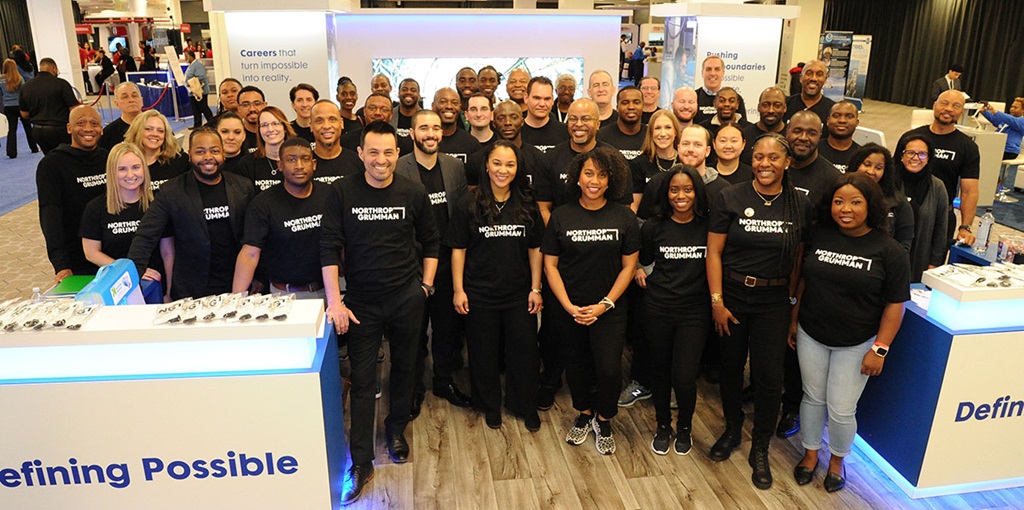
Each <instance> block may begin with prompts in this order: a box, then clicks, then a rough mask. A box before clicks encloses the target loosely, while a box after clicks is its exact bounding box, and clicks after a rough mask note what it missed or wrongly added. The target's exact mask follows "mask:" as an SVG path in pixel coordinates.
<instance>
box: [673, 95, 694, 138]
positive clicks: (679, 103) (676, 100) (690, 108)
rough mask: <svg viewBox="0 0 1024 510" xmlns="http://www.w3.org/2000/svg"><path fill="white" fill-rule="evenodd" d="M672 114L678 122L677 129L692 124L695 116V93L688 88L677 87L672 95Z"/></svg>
mask: <svg viewBox="0 0 1024 510" xmlns="http://www.w3.org/2000/svg"><path fill="white" fill-rule="evenodd" d="M672 113H673V114H675V116H676V120H678V121H679V127H680V128H685V127H686V126H690V125H692V124H694V122H693V119H694V118H695V117H696V115H697V93H696V92H694V90H693V89H691V88H690V87H679V88H677V89H676V91H675V92H674V93H673V94H672Z"/></svg>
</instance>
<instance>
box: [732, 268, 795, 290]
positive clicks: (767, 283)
mask: <svg viewBox="0 0 1024 510" xmlns="http://www.w3.org/2000/svg"><path fill="white" fill-rule="evenodd" d="M725 275H726V276H728V277H729V279H730V280H736V281H738V282H740V283H742V284H743V285H746V286H747V287H784V286H787V285H789V278H758V277H756V276H748V275H745V274H740V273H737V272H736V271H733V270H731V269H726V270H725Z"/></svg>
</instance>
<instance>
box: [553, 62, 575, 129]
mask: <svg viewBox="0 0 1024 510" xmlns="http://www.w3.org/2000/svg"><path fill="white" fill-rule="evenodd" d="M555 94H556V95H557V97H556V98H555V107H554V108H552V110H554V114H555V117H557V118H558V122H559V123H561V124H565V119H566V117H568V116H569V107H570V106H572V102H573V100H574V99H575V98H576V77H575V76H573V75H571V74H568V73H564V74H560V75H558V78H557V79H556V80H555Z"/></svg>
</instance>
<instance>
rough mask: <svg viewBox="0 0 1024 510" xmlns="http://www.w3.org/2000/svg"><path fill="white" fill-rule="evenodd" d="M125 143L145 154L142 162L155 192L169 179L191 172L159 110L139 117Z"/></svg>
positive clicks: (125, 137) (143, 113)
mask: <svg viewBox="0 0 1024 510" xmlns="http://www.w3.org/2000/svg"><path fill="white" fill-rule="evenodd" d="M124 140H125V141H126V142H129V143H131V144H133V145H135V146H136V147H138V148H139V149H141V150H142V153H143V160H144V161H145V163H146V166H147V167H149V177H150V179H152V183H153V191H159V190H160V185H161V184H163V183H164V182H166V181H167V180H168V179H172V178H174V177H177V176H179V175H181V174H183V173H185V172H188V157H186V156H185V153H184V152H182V151H181V146H179V145H178V141H177V140H175V139H174V132H173V131H171V124H170V123H169V122H167V117H164V116H163V114H162V113H160V112H158V111H156V110H148V111H145V112H142V113H140V114H139V116H138V117H135V120H133V121H132V124H131V126H129V127H128V132H127V133H125V135H124Z"/></svg>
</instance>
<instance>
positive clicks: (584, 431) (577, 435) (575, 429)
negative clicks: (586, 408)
mask: <svg viewBox="0 0 1024 510" xmlns="http://www.w3.org/2000/svg"><path fill="white" fill-rule="evenodd" d="M593 419H594V417H593V416H592V415H589V414H583V413H580V415H579V416H577V417H576V421H575V422H573V424H572V427H569V432H568V433H566V434H565V442H566V443H569V444H572V445H581V444H583V442H584V441H586V440H587V436H589V435H590V422H591V421H592V420H593Z"/></svg>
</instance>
